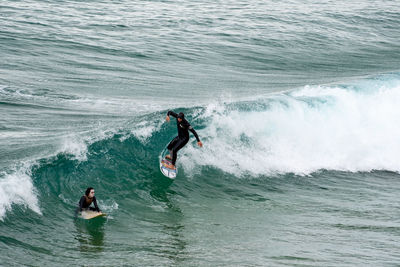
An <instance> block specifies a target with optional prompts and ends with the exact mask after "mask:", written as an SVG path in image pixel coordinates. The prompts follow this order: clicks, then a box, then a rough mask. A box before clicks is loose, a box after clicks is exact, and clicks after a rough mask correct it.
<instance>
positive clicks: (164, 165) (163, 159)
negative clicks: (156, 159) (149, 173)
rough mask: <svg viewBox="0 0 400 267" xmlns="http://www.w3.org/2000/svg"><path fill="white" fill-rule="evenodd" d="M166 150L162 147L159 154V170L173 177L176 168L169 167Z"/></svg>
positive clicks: (166, 175)
mask: <svg viewBox="0 0 400 267" xmlns="http://www.w3.org/2000/svg"><path fill="white" fill-rule="evenodd" d="M167 152H168V150H167V149H164V151H163V152H162V153H161V155H160V171H161V173H162V174H163V175H164V176H165V177H168V178H170V179H175V177H176V175H177V174H178V168H175V169H172V168H169V165H171V164H172V162H171V160H170V159H167V158H166V156H167V154H168V153H167Z"/></svg>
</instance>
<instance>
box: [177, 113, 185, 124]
mask: <svg viewBox="0 0 400 267" xmlns="http://www.w3.org/2000/svg"><path fill="white" fill-rule="evenodd" d="M184 118H185V114H183V112H179V114H178V121H179V122H181V121H182V120H183V119H184Z"/></svg>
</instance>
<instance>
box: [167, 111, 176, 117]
mask: <svg viewBox="0 0 400 267" xmlns="http://www.w3.org/2000/svg"><path fill="white" fill-rule="evenodd" d="M167 116H172V117H174V118H178V114H176V113H175V112H173V111H172V110H169V111H168V113H167Z"/></svg>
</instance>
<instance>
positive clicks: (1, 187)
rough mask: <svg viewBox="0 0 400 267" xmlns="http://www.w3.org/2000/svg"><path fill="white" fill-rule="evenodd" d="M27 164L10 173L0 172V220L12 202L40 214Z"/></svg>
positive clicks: (9, 208)
mask: <svg viewBox="0 0 400 267" xmlns="http://www.w3.org/2000/svg"><path fill="white" fill-rule="evenodd" d="M29 169H30V167H29V168H28V167H27V166H25V167H22V168H20V169H18V170H15V171H14V172H11V173H5V172H3V173H1V174H0V220H3V219H4V216H5V214H6V212H7V211H10V210H11V206H12V205H13V204H18V205H23V206H25V207H28V208H30V209H31V210H33V211H34V212H36V213H38V214H41V212H40V208H39V202H38V199H37V193H36V190H35V188H34V186H33V183H32V179H31V177H30V173H29Z"/></svg>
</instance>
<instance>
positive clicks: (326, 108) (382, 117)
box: [180, 82, 400, 176]
mask: <svg viewBox="0 0 400 267" xmlns="http://www.w3.org/2000/svg"><path fill="white" fill-rule="evenodd" d="M367 89H368V90H359V89H358V90H350V89H346V88H342V87H318V86H316V87H311V86H307V87H305V88H303V89H301V90H298V91H295V92H293V93H290V94H284V95H279V96H275V97H273V98H270V99H267V100H264V101H268V103H269V106H268V105H265V106H268V108H264V109H262V110H259V109H258V108H257V110H256V111H255V110H254V108H249V111H239V110H238V109H232V107H231V106H229V105H219V104H211V105H209V107H208V108H207V110H206V111H205V113H204V115H203V118H204V119H205V120H206V121H207V122H206V124H207V126H206V128H205V129H202V130H201V131H198V132H199V135H200V137H201V138H202V140H203V144H204V147H203V149H197V148H196V149H195V145H193V146H188V148H185V149H184V150H183V151H182V152H181V153H182V154H183V155H182V157H181V159H180V162H181V163H182V165H183V166H184V168H185V170H187V171H189V172H193V171H194V169H195V166H206V165H207V166H213V167H216V168H219V169H221V170H223V171H225V172H228V173H231V174H234V175H237V176H241V175H243V174H245V173H247V174H250V175H263V174H265V175H269V174H274V173H288V172H293V173H296V174H300V175H307V174H310V173H312V172H315V171H317V170H320V169H330V170H343V171H352V172H357V171H371V170H375V169H379V170H389V171H395V172H400V161H398V158H400V142H399V138H398V137H399V136H400V108H399V106H398V103H400V85H399V83H397V84H393V82H391V84H390V87H385V86H380V87H378V88H372V89H371V88H367Z"/></svg>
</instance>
